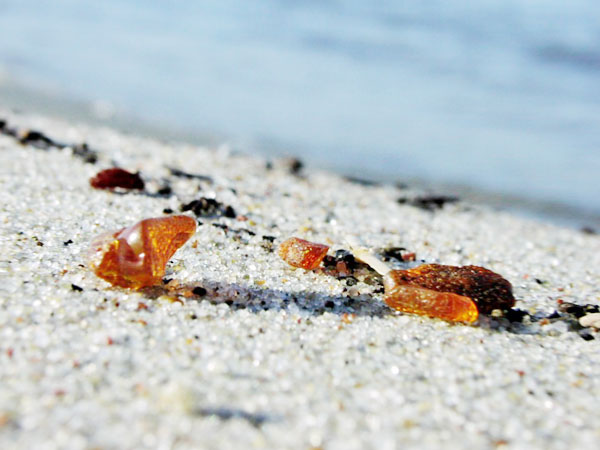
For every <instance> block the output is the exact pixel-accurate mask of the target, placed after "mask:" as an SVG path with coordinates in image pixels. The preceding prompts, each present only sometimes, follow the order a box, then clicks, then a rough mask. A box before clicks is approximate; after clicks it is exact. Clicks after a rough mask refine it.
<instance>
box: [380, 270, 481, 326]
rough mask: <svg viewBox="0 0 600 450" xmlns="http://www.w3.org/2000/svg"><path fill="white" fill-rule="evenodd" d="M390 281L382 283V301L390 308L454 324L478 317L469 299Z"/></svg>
mask: <svg viewBox="0 0 600 450" xmlns="http://www.w3.org/2000/svg"><path fill="white" fill-rule="evenodd" d="M390 273H391V272H390ZM390 279H391V277H386V278H385V281H384V284H385V296H384V300H385V302H386V303H387V305H388V306H389V307H390V308H394V309H396V310H398V311H402V312H407V313H411V314H419V315H421V316H429V317H437V318H438V319H444V320H451V321H455V322H474V321H476V320H477V317H479V312H478V311H477V306H475V302H473V300H471V299H470V298H469V297H465V296H463V295H458V294H452V293H451V292H437V291H434V290H431V289H423V288H420V287H415V286H402V285H394V284H389V282H388V281H387V280H390Z"/></svg>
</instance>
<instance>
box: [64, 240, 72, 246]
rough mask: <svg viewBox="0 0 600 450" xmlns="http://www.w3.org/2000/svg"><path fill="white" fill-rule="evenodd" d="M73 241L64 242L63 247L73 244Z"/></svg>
mask: <svg viewBox="0 0 600 450" xmlns="http://www.w3.org/2000/svg"><path fill="white" fill-rule="evenodd" d="M72 243H73V241H72V240H71V239H69V240H68V241H65V242H63V245H64V246H65V247H66V246H67V245H69V244H72Z"/></svg>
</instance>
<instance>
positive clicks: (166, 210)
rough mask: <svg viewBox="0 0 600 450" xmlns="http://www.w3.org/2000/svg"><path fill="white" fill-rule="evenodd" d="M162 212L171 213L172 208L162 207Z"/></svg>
mask: <svg viewBox="0 0 600 450" xmlns="http://www.w3.org/2000/svg"><path fill="white" fill-rule="evenodd" d="M163 213H165V214H173V210H172V209H171V208H165V209H163Z"/></svg>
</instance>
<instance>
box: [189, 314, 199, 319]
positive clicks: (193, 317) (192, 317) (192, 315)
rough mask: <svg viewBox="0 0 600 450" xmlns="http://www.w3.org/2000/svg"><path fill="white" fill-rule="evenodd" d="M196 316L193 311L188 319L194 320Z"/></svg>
mask: <svg viewBox="0 0 600 450" xmlns="http://www.w3.org/2000/svg"><path fill="white" fill-rule="evenodd" d="M197 318H198V316H197V315H196V314H194V313H191V314H190V319H191V320H196V319H197Z"/></svg>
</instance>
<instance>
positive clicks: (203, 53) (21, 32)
mask: <svg viewBox="0 0 600 450" xmlns="http://www.w3.org/2000/svg"><path fill="white" fill-rule="evenodd" d="M0 69H1V71H2V72H3V73H4V74H5V76H6V77H7V78H10V79H11V80H16V81H17V82H18V83H19V85H20V86H30V87H32V88H36V89H39V88H44V89H47V90H50V91H52V92H55V93H56V92H57V93H58V94H59V97H60V98H65V99H77V100H81V101H84V102H89V104H90V105H95V108H96V109H97V110H101V112H102V111H103V112H104V113H106V112H107V111H108V112H110V111H111V110H112V108H114V109H115V110H117V111H125V112H127V113H129V114H132V115H135V116H136V117H138V118H139V119H140V120H142V121H146V122H148V123H161V124H162V125H163V126H167V127H168V126H172V127H174V128H177V129H181V130H186V131H189V132H196V133H199V134H201V133H209V134H216V135H221V136H226V137H227V139H228V140H230V141H231V142H233V143H234V146H236V147H237V148H240V149H241V150H245V151H258V150H260V151H263V152H264V151H272V152H288V153H292V154H297V155H300V156H302V158H304V159H306V160H307V161H308V163H309V164H312V165H320V166H325V167H328V168H333V169H338V170H340V171H343V172H346V173H351V174H354V175H357V174H360V175H365V176H369V177H372V178H380V179H384V180H388V181H393V180H399V179H400V180H402V179H405V178H421V179H428V180H434V181H435V182H437V183H442V184H443V183H448V184H460V185H465V186H470V187H471V188H473V189H474V190H483V191H486V192H494V193H498V194H501V195H506V196H508V197H511V196H512V197H519V198H525V199H527V201H528V202H530V203H532V204H534V203H535V202H550V203H552V204H556V205H559V206H556V207H557V208H560V205H561V204H564V205H566V206H567V207H568V208H575V209H578V210H580V211H582V212H584V213H586V214H590V215H591V216H594V217H600V181H599V176H600V3H598V2H593V1H584V0H571V1H569V2H562V1H558V0H544V1H542V0H526V1H524V0H519V1H516V0H482V1H479V2H475V3H473V2H468V1H466V0H453V1H436V0H431V1H408V2H397V1H390V0H383V1H380V2H364V1H354V0H351V1H345V2H338V1H333V0H322V1H311V0H306V1H291V0H266V1H263V2H260V3H259V2H245V1H241V0H219V1H205V2H186V1H180V2H159V1H155V0H144V1H141V0H130V1H129V2H121V1H116V0H104V1H102V2H81V1H75V0H56V1H52V2H48V1H32V0H0ZM0 101H2V98H1V96H0Z"/></svg>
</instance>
